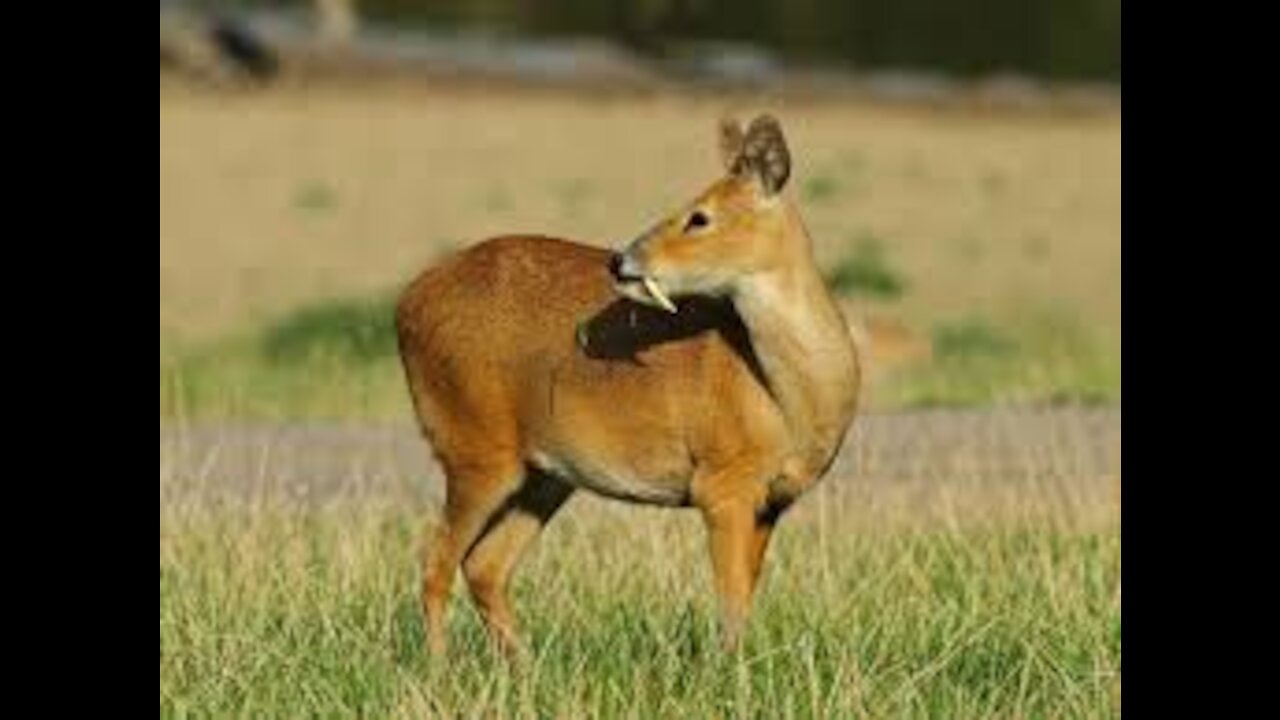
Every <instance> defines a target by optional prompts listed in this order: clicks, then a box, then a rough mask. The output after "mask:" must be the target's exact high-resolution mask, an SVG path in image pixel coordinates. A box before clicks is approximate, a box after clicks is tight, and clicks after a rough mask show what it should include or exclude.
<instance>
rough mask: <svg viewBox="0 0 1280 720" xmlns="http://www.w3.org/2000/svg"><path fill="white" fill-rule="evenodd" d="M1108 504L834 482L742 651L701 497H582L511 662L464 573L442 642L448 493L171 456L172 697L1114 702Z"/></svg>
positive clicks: (164, 650)
mask: <svg viewBox="0 0 1280 720" xmlns="http://www.w3.org/2000/svg"><path fill="white" fill-rule="evenodd" d="M264 480H265V479H264ZM263 486H264V487H269V486H270V483H269V482H264V483H263ZM1110 498H1111V495H1110V493H1109V490H1108V485H1107V483H1106V482H1105V481H1093V480H1089V481H1087V482H1083V483H1080V482H1076V483H1073V484H1071V485H1070V486H1064V485H1058V484H1057V483H1056V482H1055V481H1050V480H1048V479H1041V480H1033V481H1030V482H1028V483H1021V482H1018V483H1006V484H1001V483H997V482H990V481H985V480H981V479H965V478H959V479H956V481H955V482H933V483H930V484H927V485H923V484H907V485H904V486H893V485H873V486H858V485H842V484H841V481H839V480H832V481H831V482H830V484H828V485H825V486H823V487H821V488H820V489H819V490H818V491H816V492H815V494H814V496H811V497H809V498H807V499H806V500H805V501H804V502H803V503H801V505H800V506H798V508H797V509H796V510H795V512H794V513H793V514H792V515H789V516H788V517H786V518H785V519H784V521H783V524H782V525H781V527H780V529H779V532H778V536H777V539H776V542H775V545H774V547H773V548H772V549H771V554H770V558H769V564H768V567H767V570H766V575H765V579H764V582H763V584H762V586H761V589H760V593H759V595H758V597H757V603H756V607H755V613H754V616H753V619H752V624H751V629H750V633H749V635H748V638H747V642H746V645H745V647H744V649H743V651H742V652H741V654H740V655H733V656H729V655H725V654H724V653H722V652H721V651H720V650H719V648H718V644H717V636H716V626H715V607H714V601H713V596H712V593H711V589H710V578H709V567H708V565H709V563H708V562H707V559H706V549H705V545H704V537H703V532H702V530H701V528H700V526H699V523H698V520H697V517H696V514H694V513H692V512H682V511H662V510H645V509H636V508H631V507H627V506H623V505H621V504H617V503H609V502H604V501H598V500H594V499H591V498H579V499H577V500H575V501H573V502H572V503H571V504H570V507H569V508H568V509H567V510H566V512H565V513H564V514H563V515H562V516H561V517H559V518H557V519H556V521H555V522H554V523H553V524H552V525H551V527H550V528H549V529H548V531H547V533H546V534H545V535H544V537H543V539H542V541H541V543H540V544H539V546H537V548H536V549H535V550H534V551H533V552H532V553H531V555H530V557H529V559H528V561H527V563H526V564H525V566H524V567H523V568H522V571H521V574H520V575H519V576H518V579H517V583H516V588H515V597H516V605H517V607H518V612H519V615H520V617H521V620H522V623H523V626H524V630H525V637H526V640H527V643H528V647H527V650H528V652H527V656H526V658H525V661H524V662H523V663H520V664H517V665H515V666H509V665H507V664H506V663H505V661H503V660H501V659H499V658H497V657H496V656H495V655H494V654H493V653H492V652H491V651H490V649H489V648H488V646H487V644H486V641H485V637H484V634H483V631H482V629H481V625H480V622H479V620H478V617H477V615H476V614H475V612H474V610H472V609H471V607H470V605H469V603H468V602H467V601H466V599H465V590H464V589H462V588H461V587H459V588H458V591H457V593H456V596H455V602H454V605H453V608H452V614H451V618H452V626H451V628H450V634H451V640H452V643H453V647H452V652H451V654H450V655H449V657H448V658H447V659H442V658H435V657H430V656H428V655H427V653H426V652H425V650H424V648H423V642H422V627H421V621H420V619H419V613H418V605H417V582H418V574H417V565H418V560H417V558H418V553H419V548H420V543H421V539H422V530H423V529H424V527H425V526H426V525H427V524H429V522H431V521H433V520H434V518H435V517H436V514H435V513H436V509H435V508H431V507H424V506H421V505H420V504H419V503H415V502H414V501H412V500H411V499H409V498H405V497H399V496H397V495H395V494H394V493H393V494H385V493H380V492H364V491H353V492H351V493H347V494H343V495H339V496H338V497H334V498H332V499H330V500H328V501H324V502H318V503H311V504H303V503H301V502H298V501H295V500H291V499H289V498H287V497H284V496H282V495H280V494H277V493H273V492H272V491H269V490H264V491H263V492H262V493H261V494H250V495H248V496H244V495H240V496H226V495H223V496H220V495H219V494H218V493H217V492H214V491H210V490H209V488H208V487H207V486H201V485H200V484H199V483H197V482H194V481H191V480H189V479H183V478H176V477H166V476H165V475H164V471H163V470H162V477H161V511H160V707H161V714H162V715H179V714H184V713H196V714H201V715H235V716H244V715H256V716H279V715H287V716H298V715H334V714H336V715H364V716H392V717H422V716H424V715H430V716H450V717H455V716H459V715H485V716H491V715H500V716H508V715H511V716H525V717H534V716H536V717H546V716H554V717H614V716H622V717H714V716H732V717H743V716H764V717H775V716H780V717H788V716H793V717H824V716H844V717H902V716H906V717H983V716H999V717H1010V716H1013V717H1113V716H1117V715H1118V713H1119V682H1120V680H1119V678H1120V674H1119V673H1120V608H1119V597H1118V583H1119V565H1120V535H1119V527H1118V517H1117V514H1116V509H1115V508H1114V507H1112V506H1111V505H1110V504H1109V503H1110ZM461 584H462V583H461V578H460V579H459V585H461Z"/></svg>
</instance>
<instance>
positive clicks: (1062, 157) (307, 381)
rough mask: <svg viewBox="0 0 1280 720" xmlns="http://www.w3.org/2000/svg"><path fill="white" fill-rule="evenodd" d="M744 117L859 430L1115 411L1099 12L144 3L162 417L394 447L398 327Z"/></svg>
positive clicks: (615, 217)
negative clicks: (776, 132)
mask: <svg viewBox="0 0 1280 720" xmlns="http://www.w3.org/2000/svg"><path fill="white" fill-rule="evenodd" d="M762 111H769V112H772V113H774V114H775V115H777V116H778V117H779V118H780V119H781V120H782V122H783V125H784V127H785V129H786V131H787V134H788V139H789V142H790V144H791V147H792V152H793V155H794V156H795V171H794V173H793V182H792V186H791V192H792V193H793V195H794V197H795V198H796V199H797V200H798V202H799V203H800V204H801V207H802V211H803V212H804V214H805V216H806V219H807V221H808V223H809V227H810V230H811V232H812V234H813V236H814V239H815V241H816V244H817V253H818V259H819V262H820V264H821V265H822V268H823V270H824V273H825V274H826V277H827V279H828V282H829V284H830V286H831V288H832V289H833V291H834V292H835V293H836V294H837V296H838V297H839V298H840V300H841V302H842V304H843V306H844V310H845V312H846V315H847V316H848V318H849V319H850V322H851V325H852V326H853V329H854V331H855V332H856V333H858V334H859V335H860V336H861V337H862V338H863V340H864V345H865V347H867V348H868V350H869V359H870V365H871V371H872V372H871V383H870V387H869V390H868V404H869V406H870V407H871V408H872V409H873V410H896V409H905V408H918V407H938V406H943V407H969V406H992V405H1014V406H1043V405H1062V404H1066V405H1094V406H1097V405H1100V406H1117V407H1118V406H1119V403H1120V225H1121V217H1120V189H1121V180H1120V177H1121V174H1120V158H1121V145H1120V135H1121V118H1120V3H1119V0H845V1H836V0H792V1H790V2H785V3H783V2H766V1H765V0H736V1H734V2H730V1H729V0H625V1H624V0H614V1H590V0H542V1H537V0H472V1H467V0H457V1H453V2H446V1H444V0H381V1H374V0H311V1H309V2H301V1H299V2H283V1H260V2H250V1H248V0H245V1H240V2H232V1H230V0H228V1H225V2H213V1H210V0H206V1H196V0H187V1H183V0H170V1H162V2H161V4H160V413H161V420H162V422H164V421H166V420H175V419H183V418H196V419H201V418H227V417H231V418H255V419H256V418H266V419H287V418H339V419H362V420H363V419H390V420H406V419H407V418H408V417H409V416H410V415H409V411H408V405H407V396H406V393H405V391H404V387H403V380H402V378H401V376H400V374H399V368H398V364H397V361H396V358H395V347H394V339H393V337H392V334H391V328H390V308H391V306H392V303H393V301H394V297H395V295H396V293H397V292H398V290H399V289H400V288H401V287H402V286H403V285H404V283H406V282H408V281H409V280H410V279H411V278H412V277H413V275H415V274H416V273H417V272H419V271H420V270H421V269H422V268H423V267H424V266H426V265H427V264H430V263H432V262H434V261H436V260H438V259H440V258H441V257H443V256H444V255H445V254H447V253H450V252H454V251H456V250H457V249H460V248H463V247H466V246H469V245H471V244H473V243H475V242H478V241H480V240H482V239H484V238H486V237H488V236H491V235H495V234H500V233H508V232H537V233H545V234H553V235H560V236H565V237H570V238H575V239H578V240H581V241H583V242H588V243H592V244H597V245H602V246H619V245H620V244H622V243H624V242H626V241H627V240H629V239H630V238H631V237H633V236H634V235H635V233H637V232H638V231H639V230H641V229H642V228H645V227H647V226H648V225H649V224H651V223H652V222H653V221H654V220H656V219H657V218H659V217H661V216H663V215H665V214H666V213H667V212H669V211H671V210H674V209H675V208H677V207H679V206H681V205H682V204H683V203H685V202H686V201H687V200H689V199H690V198H692V197H693V195H694V194H695V193H697V192H698V191H699V190H700V189H701V188H702V187H704V186H705V185H706V184H708V183H709V182H711V181H712V180H713V179H714V178H715V177H716V175H717V173H718V171H719V164H718V158H717V154H716V148H715V131H714V129H715V121H716V119H717V118H718V117H720V116H721V115H722V114H724V113H726V112H734V113H737V114H739V115H740V116H742V118H743V119H744V120H749V119H750V117H751V116H752V115H753V114H754V113H757V112H762Z"/></svg>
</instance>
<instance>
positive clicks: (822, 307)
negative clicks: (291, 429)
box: [396, 121, 859, 651]
mask: <svg viewBox="0 0 1280 720" xmlns="http://www.w3.org/2000/svg"><path fill="white" fill-rule="evenodd" d="M760 123H761V121H757V124H753V126H752V132H753V133H755V132H759V133H760V134H763V135H769V137H767V138H765V140H764V141H761V142H765V141H774V136H773V135H772V134H771V133H774V132H776V142H778V143H781V134H780V131H779V130H777V129H776V124H773V123H772V122H771V121H766V122H765V123H764V124H763V125H760ZM759 127H764V128H765V129H764V130H758V128H759ZM729 132H731V130H730V131H729ZM752 138H753V136H752V135H751V134H748V135H746V136H741V134H739V137H738V140H737V142H736V143H729V145H730V147H729V148H728V150H729V152H726V163H727V165H729V167H730V169H731V172H730V175H729V176H728V177H727V178H726V179H725V180H722V181H721V182H720V183H717V184H716V185H713V186H712V188H710V189H709V190H708V191H707V192H706V193H704V195H703V196H702V197H700V198H699V199H698V200H697V201H696V202H695V208H697V209H696V210H695V211H694V212H696V213H702V214H703V217H702V218H701V220H705V221H706V222H704V223H693V222H692V221H689V220H686V219H685V218H684V217H683V215H678V216H675V217H673V218H672V219H670V220H668V221H666V222H664V223H660V224H659V225H658V226H656V227H655V228H654V229H653V230H650V231H649V232H648V233H646V234H645V235H643V236H642V237H641V238H639V239H638V240H636V241H635V242H634V243H632V245H631V246H630V247H629V248H628V250H627V252H625V253H622V254H619V255H615V254H613V253H610V252H608V251H605V250H600V249H596V248H593V247H589V246H587V245H582V244H577V243H573V242H570V241H566V240H559V239H554V238H547V237H539V236H507V237H501V238H496V239H493V240H489V241H487V242H484V243H481V244H479V245H477V246H475V247H473V248H471V249H470V250H467V251H465V252H463V253H461V254H460V255H458V256H455V257H454V258H453V259H451V260H449V261H447V262H445V263H444V264H442V265H439V266H437V267H435V268H432V269H430V270H428V271H426V272H425V273H423V274H422V275H421V276H419V278H418V279H417V280H416V281H415V282H413V283H412V284H411V285H410V287H409V288H408V289H407V290H406V292H405V293H404V295H403V296H402V297H401V300H400V303H399V305H398V307H397V317H396V322H397V330H398V336H399V341H400V350H401V357H402V361H403V363H404V367H405V372H406V378H407V380H408V383H409V388H410V392H411V395H412V397H413V400H414V405H415V410H416V412H417V415H418V419H419V422H420V425H421V427H422V430H423V432H424V435H425V436H426V437H427V439H428V441H429V442H430V443H431V445H432V447H433V448H434V450H435V452H436V454H437V456H438V458H439V460H440V462H441V464H442V466H443V468H444V471H445V474H446V479H447V487H446V502H445V509H444V515H445V517H444V522H443V523H442V524H441V527H440V529H439V530H438V532H437V533H436V536H435V539H434V542H432V543H431V545H430V547H429V550H428V553H427V557H426V559H425V565H424V577H423V605H424V611H425V613H426V615H427V621H428V627H429V632H430V637H431V641H432V645H433V647H434V649H435V650H437V651H439V650H442V649H443V646H444V635H443V614H444V607H445V604H446V602H447V598H448V595H449V591H450V588H451V584H452V580H453V575H454V573H455V572H456V569H457V567H458V566H459V564H461V566H462V569H463V571H464V575H465V576H466V578H467V582H468V585H469V587H470V589H471V592H472V595H473V597H474V599H475V600H476V602H477V604H478V606H479V607H480V609H481V612H482V615H483V616H484V617H485V620H486V622H487V623H488V625H489V627H490V630H491V631H492V633H493V635H494V637H495V638H496V639H497V640H498V641H499V642H500V643H502V644H504V645H507V646H511V645H513V643H514V642H515V621H514V616H513V614H512V612H511V609H510V607H509V604H508V601H507V596H506V589H507V585H508V582H509V580H510V576H511V574H512V572H513V571H514V569H515V567H516V564H517V563H518V561H519V558H520V555H521V554H522V553H523V551H524V550H525V549H526V548H527V547H528V546H529V545H530V544H531V543H532V542H533V540H534V539H535V538H536V536H537V534H538V533H539V531H540V530H541V528H542V527H543V526H544V525H545V524H546V522H547V521H548V520H549V519H550V518H551V516H552V515H553V514H554V513H555V512H556V510H558V509H559V507H560V506H561V505H562V504H563V503H564V502H565V500H567V499H568V497H569V496H570V495H571V494H572V493H573V492H574V490H575V489H587V490H590V491H594V492H597V493H600V494H603V495H606V496H609V497H614V498H618V499H621V500H627V501H632V502H643V503H651V504H660V505H669V506H688V505H692V506H694V507H696V508H698V509H699V510H700V511H701V512H702V514H703V516H704V518H705V519H706V522H707V526H708V530H709V539H710V543H711V550H712V561H713V564H714V569H715V576H716V585H717V592H718V594H719V595H720V599H721V607H722V615H723V622H724V630H725V639H726V642H727V643H728V644H730V645H733V644H736V642H737V639H738V636H739V634H740V631H741V627H742V625H743V623H744V622H745V619H746V614H747V610H748V608H749V604H750V599H751V594H752V591H753V589H754V586H755V583H756V580H757V578H758V575H759V571H760V565H761V562H762V560H763V556H764V552H765V548H766V546H767V543H768V539H769V536H770V534H771V532H772V529H773V527H774V525H775V523H776V521H777V519H778V518H779V517H780V515H781V514H782V512H783V510H785V508H786V507H787V506H788V505H790V503H791V502H792V501H794V500H795V498H797V497H798V496H799V495H800V494H802V493H803V492H804V491H805V490H806V489H808V488H809V487H810V486H812V484H813V483H814V482H816V481H817V479H818V478H820V477H821V475H822V473H823V472H824V471H825V470H826V468H827V467H828V466H829V464H830V462H831V460H832V459H833V458H834V456H835V453H836V452H837V451H838V449H839V447H840V444H841V442H842V440H843V438H844V436H845V432H846V430H847V428H848V426H849V423H850V421H851V420H852V416H853V412H854V408H855V404H856V400H857V391H858V383H859V373H858V366H857V358H856V354H855V351H854V347H853V344H852V341H851V338H850V335H849V333H848V330H847V327H846V325H845V323H844V319H843V317H842V316H841V314H840V311H839V310H838V308H837V307H836V306H835V304H834V302H833V301H832V300H831V298H830V296H829V295H828V294H827V291H826V289H825V286H824V285H823V283H822V280H821V277H820V276H819V274H818V272H817V270H816V268H815V267H814V265H813V262H812V258H811V250H810V246H809V239H808V236H807V234H806V233H805V231H804V227H803V223H802V222H801V221H800V218H799V215H798V213H797V212H796V211H795V209H794V207H792V206H791V205H790V204H789V203H788V202H787V201H785V200H784V199H783V198H781V197H780V196H778V195H777V190H778V189H780V183H778V184H777V185H775V186H774V187H773V188H772V192H769V189H770V185H769V181H770V177H769V176H768V175H767V167H766V165H767V160H768V158H767V157H764V156H763V155H762V151H761V149H760V148H759V147H757V149H756V151H755V155H751V153H752V151H751V149H750V142H751V140H752ZM766 149H767V148H766ZM783 152H785V147H784V148H783ZM734 162H736V163H737V167H736V168H735V167H734V165H733V164H732V163H734ZM787 162H788V163H789V159H788V160H787ZM773 179H774V180H776V175H775V176H774V178H773ZM783 181H784V182H785V174H784V176H783ZM707 214H713V215H714V216H715V217H716V218H717V221H716V222H715V223H713V221H712V220H710V219H708V217H707ZM693 224H698V227H697V228H694V230H695V231H700V232H690V228H689V227H686V226H691V225H693ZM706 228H715V229H716V230H717V233H716V234H714V235H713V234H712V233H711V232H710V231H708V230H706ZM694 236H697V238H696V239H695V240H693V241H690V242H687V243H685V244H683V245H682V243H683V242H685V241H687V240H689V238H690V237H694ZM694 243H697V244H694ZM726 243H730V244H732V243H737V244H738V246H737V247H726V246H725V245H726ZM717 245H718V247H717ZM731 251H732V252H734V253H736V255H730V254H729V253H730V252H731ZM699 253H707V254H708V255H709V257H710V258H713V259H714V261H712V262H708V261H707V260H705V259H702V258H700V257H698V254H699ZM730 257H734V258H736V262H738V263H740V264H739V265H738V266H736V267H735V266H734V265H733V263H730V262H725V259H726V258H730ZM743 263H745V264H746V265H743ZM664 285H665V286H667V287H669V288H670V289H671V291H672V292H673V294H674V295H675V296H676V300H675V301H672V300H671V299H670V298H669V297H668V296H667V294H666V292H664V291H663V290H662V287H663V286H664Z"/></svg>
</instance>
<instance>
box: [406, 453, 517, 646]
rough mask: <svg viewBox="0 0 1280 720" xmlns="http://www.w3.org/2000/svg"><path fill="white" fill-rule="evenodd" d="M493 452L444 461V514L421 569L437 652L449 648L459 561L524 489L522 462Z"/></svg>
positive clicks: (425, 608) (432, 642)
mask: <svg viewBox="0 0 1280 720" xmlns="http://www.w3.org/2000/svg"><path fill="white" fill-rule="evenodd" d="M502 457H503V455H501V454H494V455H491V456H490V457H489V459H488V460H487V461H485V462H481V463H459V462H456V461H455V462H447V461H446V462H445V468H446V490H445V506H444V518H443V521H442V522H441V523H440V526H439V527H438V529H437V530H436V532H435V537H434V540H433V541H432V542H431V543H430V544H429V545H428V546H427V548H426V552H425V553H424V557H423V568H422V610H423V614H424V615H425V616H426V622H427V640H428V645H429V649H430V650H431V652H432V653H433V654H436V655H443V654H444V652H445V649H446V644H447V643H446V629H445V610H446V608H447V607H448V604H449V593H450V591H451V590H452V588H453V579H454V575H455V574H457V571H458V565H459V564H460V563H461V562H462V559H463V558H464V557H466V555H467V553H468V552H469V551H470V550H471V548H472V546H473V545H474V544H475V543H476V540H477V539H478V538H479V537H480V536H481V535H482V534H483V533H484V531H485V530H486V528H487V527H488V526H489V524H490V522H491V520H492V519H493V518H494V516H495V515H496V514H497V513H498V512H499V511H500V510H501V509H502V507H503V504H504V503H505V502H506V501H507V499H508V498H509V497H511V495H512V493H514V492H515V491H516V490H517V489H518V488H519V487H520V484H521V482H522V481H523V478H522V468H521V466H520V463H519V461H518V460H516V459H514V458H508V459H506V460H503V459H501V458H502Z"/></svg>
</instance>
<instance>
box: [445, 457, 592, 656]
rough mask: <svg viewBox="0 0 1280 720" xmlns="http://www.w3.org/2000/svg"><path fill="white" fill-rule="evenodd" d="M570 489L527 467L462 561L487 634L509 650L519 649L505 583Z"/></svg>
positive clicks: (502, 648)
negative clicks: (513, 490) (518, 485)
mask: <svg viewBox="0 0 1280 720" xmlns="http://www.w3.org/2000/svg"><path fill="white" fill-rule="evenodd" d="M572 494H573V487H572V486H570V485H568V484H566V483H564V482H562V481H561V480H558V479H557V478H555V477H553V476H551V475H548V474H546V473H544V472H541V471H539V470H536V469H534V468H529V469H528V470H527V471H526V473H525V480H524V484H523V485H522V486H521V487H520V489H519V490H518V491H517V492H516V493H515V494H514V495H512V496H511V497H510V498H508V500H507V502H506V503H505V504H504V505H503V507H502V509H501V510H499V512H498V513H496V514H495V515H494V517H493V518H492V519H491V521H490V523H489V525H488V527H487V528H486V529H485V531H484V532H483V533H482V534H481V536H480V539H479V540H477V541H476V543H475V544H474V545H473V546H472V547H471V551H470V552H469V553H468V554H467V556H466V558H465V559H464V560H463V563H462V571H463V575H464V576H465V577H466V578H467V585H468V586H469V587H470V589H471V596H472V598H473V599H474V600H475V603H476V606H477V607H478V608H479V610H480V614H481V616H482V617H483V618H484V621H485V624H486V626H487V627H488V629H489V635H490V637H491V638H492V639H493V641H494V642H495V644H496V645H497V646H498V648H499V649H501V650H502V651H504V652H505V653H506V654H507V655H508V656H513V655H515V654H516V651H517V650H518V638H517V633H516V618H515V614H514V613H513V612H512V610H511V604H510V600H509V597H508V587H509V585H510V582H511V577H512V574H513V573H514V571H515V569H516V566H517V565H518V564H519V562H520V559H521V558H522V557H523V555H524V553H525V551H526V550H527V549H528V548H529V547H530V546H532V545H533V543H534V541H535V540H536V539H537V538H538V535H539V533H541V532H542V528H543V527H545V526H546V524H547V522H549V521H550V520H551V517H552V516H553V515H555V513H556V511H557V510H559V509H560V507H561V506H563V505H564V503H565V501H566V500H568V499H569V496H570V495H572Z"/></svg>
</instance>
